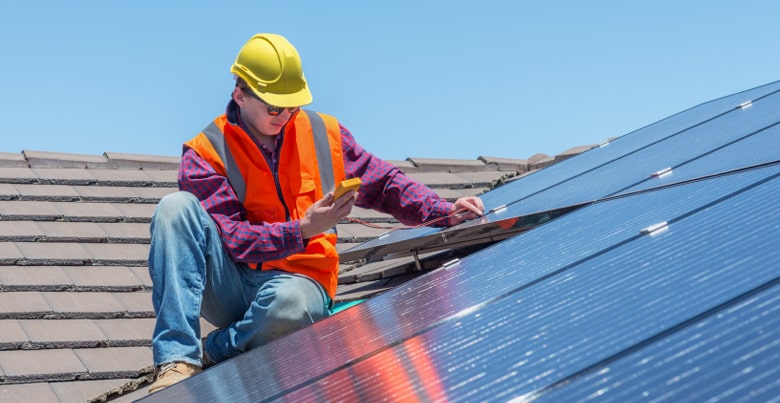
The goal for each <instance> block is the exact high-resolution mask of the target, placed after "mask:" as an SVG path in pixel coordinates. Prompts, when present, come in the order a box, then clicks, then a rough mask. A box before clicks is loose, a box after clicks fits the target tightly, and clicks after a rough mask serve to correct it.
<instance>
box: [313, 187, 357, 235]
mask: <svg viewBox="0 0 780 403" xmlns="http://www.w3.org/2000/svg"><path fill="white" fill-rule="evenodd" d="M355 200H357V192H356V191H352V192H350V193H347V194H345V195H344V196H342V197H340V198H339V199H338V200H336V201H335V202H334V200H333V192H330V193H328V194H326V195H325V197H323V198H322V199H320V200H317V202H315V203H314V204H312V205H311V207H309V209H308V210H306V214H305V215H304V216H303V218H301V234H302V235H303V239H309V238H311V237H313V236H315V235H317V234H321V233H323V232H325V231H327V230H329V229H331V228H333V227H334V226H335V225H336V224H338V222H339V221H340V220H341V219H342V218H344V217H346V216H348V215H349V213H350V212H351V211H352V206H353V205H354V204H355Z"/></svg>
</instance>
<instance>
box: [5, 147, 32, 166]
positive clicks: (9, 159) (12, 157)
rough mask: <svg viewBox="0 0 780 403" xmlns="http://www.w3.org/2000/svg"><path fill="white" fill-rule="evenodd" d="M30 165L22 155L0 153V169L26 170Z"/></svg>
mask: <svg viewBox="0 0 780 403" xmlns="http://www.w3.org/2000/svg"><path fill="white" fill-rule="evenodd" d="M29 166H30V163H29V162H27V159H25V158H24V155H22V154H18V153H6V152H1V151H0V167H2V168H27V167H29Z"/></svg>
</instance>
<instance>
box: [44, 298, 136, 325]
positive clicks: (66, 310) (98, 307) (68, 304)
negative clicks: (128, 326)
mask: <svg viewBox="0 0 780 403" xmlns="http://www.w3.org/2000/svg"><path fill="white" fill-rule="evenodd" d="M41 294H42V296H43V297H44V298H45V299H46V301H47V302H48V303H49V306H51V308H52V310H54V312H57V313H58V316H60V317H65V318H74V319H79V318H116V317H120V316H124V315H125V314H126V313H127V308H126V307H125V305H124V304H123V303H121V302H120V301H119V300H118V299H117V298H116V297H115V294H114V293H107V292H44V293H41Z"/></svg>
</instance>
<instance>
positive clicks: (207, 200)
mask: <svg viewBox="0 0 780 403" xmlns="http://www.w3.org/2000/svg"><path fill="white" fill-rule="evenodd" d="M340 128H341V141H342V147H343V150H344V153H343V155H344V168H345V170H346V177H347V178H353V177H359V178H360V180H361V181H362V182H363V183H362V185H361V187H360V191H359V195H358V199H357V202H356V203H355V204H356V205H357V206H359V207H363V208H368V209H374V210H377V211H381V212H383V213H388V214H391V215H392V216H394V217H395V218H396V219H398V220H399V221H401V222H402V223H404V224H406V225H417V224H421V223H423V222H426V221H429V220H431V219H435V218H439V217H442V216H446V215H447V214H449V212H450V208H451V206H452V203H450V202H448V201H446V200H444V199H442V198H440V197H439V196H438V195H436V193H434V192H433V191H432V190H431V189H429V188H428V187H426V186H425V185H423V184H421V183H419V182H417V181H415V180H413V179H411V178H409V177H408V176H406V175H405V174H404V173H403V172H401V171H400V170H399V169H398V168H396V167H395V166H393V165H391V164H390V163H388V162H386V161H383V160H381V159H379V158H377V157H375V156H374V155H372V154H371V153H369V152H368V151H366V150H364V149H363V147H361V146H360V145H359V144H357V143H356V142H355V138H354V137H353V136H352V134H351V133H350V132H349V130H347V129H346V128H344V127H343V126H340ZM280 136H281V135H280ZM280 145H281V141H277V142H276V150H270V149H268V148H266V147H265V146H261V147H260V149H261V150H262V151H263V153H264V154H265V155H266V157H267V158H269V157H270V159H271V160H272V159H274V158H275V156H276V154H277V152H276V151H278V149H279V147H280ZM179 189H180V190H184V191H187V192H190V193H192V194H194V195H195V196H196V197H197V198H198V199H199V200H200V202H201V205H203V207H204V208H205V209H206V211H207V212H208V213H209V215H210V216H211V218H212V219H213V220H214V222H215V223H216V224H217V228H219V231H220V233H221V235H222V242H223V244H224V245H225V246H226V247H227V249H228V251H229V252H230V255H231V256H232V257H233V259H234V260H235V261H237V262H245V263H262V262H264V261H267V260H274V259H281V258H284V257H286V256H289V255H291V254H294V253H299V252H302V251H303V250H304V248H305V243H304V240H303V237H302V236H301V226H300V221H298V220H295V221H288V222H275V223H269V222H249V221H248V220H247V212H246V210H245V209H244V205H243V204H242V203H241V202H240V201H239V200H238V198H237V197H236V194H235V192H234V191H233V188H232V187H231V186H230V184H229V183H228V180H227V178H226V177H224V176H222V175H220V174H219V173H217V172H216V171H215V170H214V168H212V167H211V165H210V164H209V163H208V162H206V161H205V160H204V159H203V158H201V157H200V156H199V155H198V154H197V153H196V152H195V151H193V150H192V149H190V148H189V147H187V146H184V149H183V155H182V161H181V166H180V168H179ZM272 193H274V192H272Z"/></svg>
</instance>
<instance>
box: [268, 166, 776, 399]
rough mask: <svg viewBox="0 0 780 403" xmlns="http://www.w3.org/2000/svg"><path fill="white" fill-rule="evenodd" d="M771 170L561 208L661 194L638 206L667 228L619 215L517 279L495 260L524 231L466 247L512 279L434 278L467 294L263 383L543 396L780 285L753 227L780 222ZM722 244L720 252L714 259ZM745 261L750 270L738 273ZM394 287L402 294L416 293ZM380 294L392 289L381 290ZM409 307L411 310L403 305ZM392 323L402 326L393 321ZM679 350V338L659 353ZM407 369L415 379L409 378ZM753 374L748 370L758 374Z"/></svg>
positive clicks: (512, 252)
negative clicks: (377, 338) (415, 327)
mask: <svg viewBox="0 0 780 403" xmlns="http://www.w3.org/2000/svg"><path fill="white" fill-rule="evenodd" d="M771 171H772V175H771V176H770V177H769V178H770V179H760V178H756V177H754V178H755V179H757V181H746V179H747V176H753V175H747V176H742V177H740V178H736V177H732V178H729V179H728V180H727V181H728V182H730V183H724V182H721V183H719V184H714V183H706V184H705V183H699V184H691V185H687V186H685V187H679V188H675V189H669V190H666V191H663V192H658V193H657V194H654V195H641V196H639V195H638V196H634V197H631V198H626V199H622V200H615V201H612V202H608V203H603V204H600V205H598V206H596V205H594V206H589V207H587V208H584V209H582V210H581V211H577V212H575V213H572V215H581V216H583V217H591V218H594V217H603V216H604V214H608V213H609V212H615V211H618V212H622V213H623V215H624V217H622V218H624V219H625V218H628V219H629V220H633V218H634V213H635V212H636V211H637V207H639V206H646V205H649V204H651V203H652V202H653V200H652V199H657V200H665V201H666V202H667V203H665V205H663V207H659V208H658V209H655V211H654V212H653V213H652V214H648V216H654V218H655V219H656V220H657V219H661V218H666V219H668V220H669V222H670V224H669V226H668V228H667V229H666V231H663V232H661V233H657V234H646V233H642V231H641V230H640V228H641V227H640V226H636V224H638V222H634V223H633V224H634V225H633V226H632V227H633V228H634V229H635V230H636V231H629V232H627V233H624V234H623V235H624V236H623V237H621V238H622V239H613V240H612V242H611V245H603V246H602V248H593V249H592V253H591V254H590V255H588V256H586V257H584V258H582V259H578V260H574V261H572V260H573V259H572V257H573V256H565V255H563V256H565V257H564V258H562V259H561V256H562V255H557V256H554V257H552V258H551V259H552V260H556V257H557V260H561V261H560V262H559V264H557V265H554V266H553V267H555V268H558V270H553V271H550V270H549V268H550V267H549V266H548V265H539V264H536V262H527V266H528V268H529V269H531V268H538V269H540V271H541V272H546V275H543V276H539V275H538V274H541V273H540V272H537V276H534V277H535V278H533V279H530V278H529V279H528V280H530V281H526V282H523V281H517V282H516V281H513V279H510V278H508V277H511V276H512V274H514V273H508V271H509V270H507V267H512V268H514V269H515V270H517V271H520V270H519V269H525V268H526V267H525V266H526V265H524V264H522V263H526V261H525V260H523V259H524V256H526V255H528V253H526V252H525V251H523V249H522V248H521V246H523V244H524V242H522V240H521V238H523V237H517V238H513V239H511V240H508V241H505V242H503V243H501V244H499V245H497V246H496V247H495V248H491V250H490V251H488V250H484V251H481V252H478V253H476V254H475V255H473V256H474V258H473V259H472V257H471V256H470V257H467V258H465V259H463V262H462V264H461V265H460V267H459V269H460V270H463V271H470V272H471V274H477V275H478V274H479V273H480V272H484V271H491V270H496V271H497V272H499V273H502V274H503V276H501V279H502V284H506V283H510V284H513V287H514V289H513V290H512V291H508V292H504V293H500V291H499V290H495V289H494V290H493V291H494V292H493V293H490V295H485V296H481V297H480V296H476V295H475V294H473V293H469V291H468V290H470V288H469V287H468V286H467V285H464V284H463V283H462V282H461V283H457V284H449V285H450V286H451V287H448V288H446V291H444V290H440V291H442V293H443V294H446V295H447V296H448V297H452V298H454V299H456V300H457V299H459V298H460V297H461V296H462V295H463V294H467V295H469V298H474V299H473V300H472V301H471V302H472V303H476V304H475V305H472V306H470V307H468V308H465V309H462V310H460V311H458V310H454V311H453V312H452V315H451V316H449V317H447V318H446V319H444V320H440V321H439V322H438V323H434V324H432V325H429V326H428V328H427V329H425V330H424V331H419V332H417V333H416V334H414V335H412V336H411V337H409V338H408V339H405V340H402V341H400V342H397V343H392V342H391V340H388V343H387V345H386V346H385V347H384V348H382V349H380V350H378V351H376V352H375V353H373V354H371V355H369V356H366V357H360V358H357V357H355V358H353V360H351V362H350V363H348V364H346V365H344V366H342V367H340V368H338V369H336V370H333V371H330V372H327V373H324V374H323V375H321V376H320V377H315V378H313V379H310V380H309V381H308V382H306V383H304V384H302V385H301V386H300V388H292V389H290V390H288V391H286V392H285V394H284V395H277V396H274V397H275V398H276V397H281V396H284V397H285V398H289V399H292V400H299V399H301V400H308V399H313V398H320V397H327V399H328V400H330V399H333V400H341V399H347V400H349V399H351V398H357V399H360V400H376V399H382V398H390V399H394V400H395V399H397V400H404V399H408V398H417V399H421V400H437V399H445V400H447V401H458V400H464V401H474V400H478V401H481V400H500V401H505V400H508V399H510V398H523V397H524V398H528V397H543V396H545V393H546V392H548V391H551V390H557V389H561V390H565V389H566V385H568V383H569V382H572V381H573V380H575V379H577V378H579V377H583V376H585V375H589V374H597V373H599V372H601V371H603V368H604V367H605V366H606V365H608V364H609V363H612V362H615V361H618V360H621V359H622V358H623V357H626V356H628V355H630V354H631V353H634V352H637V351H645V350H652V348H655V346H656V343H658V342H659V341H662V340H665V339H666V338H668V337H671V336H672V335H676V334H678V333H680V332H685V331H696V329H698V328H699V327H700V326H701V325H702V323H701V322H702V321H704V320H706V319H709V318H717V317H719V316H720V315H721V314H723V313H727V312H729V311H731V310H733V309H735V308H736V307H738V306H739V305H740V304H742V303H743V302H745V301H746V300H748V299H750V298H752V297H754V296H756V295H760V294H761V293H763V292H765V291H767V290H772V289H777V288H778V286H779V285H780V273H778V272H777V267H778V265H780V254H778V253H777V252H776V241H777V239H776V238H774V239H773V238H771V237H770V238H766V237H765V238H763V239H761V237H760V236H757V235H761V234H765V233H767V231H772V230H774V229H775V228H777V226H778V225H780V214H778V212H777V211H776V209H775V208H774V202H773V199H774V197H775V195H776V194H777V192H778V191H780V179H778V176H780V170H778V169H777V167H774V168H773V169H772V170H771ZM767 173H768V172H762V174H767ZM688 187H698V188H700V189H696V190H694V189H687V188H688ZM735 188H736V189H735ZM708 189H709V191H715V192H717V196H715V197H714V198H713V199H710V200H706V199H708V197H707V193H709V192H708ZM697 191H698V192H697ZM690 192H697V193H698V194H697V199H696V200H695V201H694V200H685V197H682V198H681V196H683V195H688V194H690ZM662 193H663V194H662ZM711 196H713V195H711ZM698 197H701V198H698ZM642 199H645V200H642ZM744 203H750V204H751V206H752V207H753V209H752V211H746V210H741V211H740V210H739V209H737V211H736V214H735V206H739V205H742V204H744ZM599 210H602V211H599ZM626 213H628V214H626ZM620 216H621V214H618V217H615V219H613V220H606V221H609V222H605V223H598V224H595V225H594V227H597V228H591V230H592V231H594V232H597V233H603V230H604V229H607V230H609V229H610V228H611V227H612V225H613V224H614V223H615V221H617V220H619V219H620V218H621V217H620ZM625 216H628V217H625ZM570 218H571V217H567V219H570ZM646 218H650V217H646ZM566 221H568V220H566ZM571 225H573V224H570V223H568V222H567V223H564V224H563V226H564V227H570V226H571ZM549 226H550V227H555V226H556V225H555V224H552V223H551V224H550V225H549ZM545 228H546V227H545ZM599 229H600V230H601V231H598V230H599ZM533 232H537V231H533ZM539 232H544V231H539ZM607 232H609V231H607ZM631 232H634V235H631ZM529 234H530V233H529ZM527 235H528V234H527ZM539 236H542V235H539ZM554 238H557V237H554ZM578 240H579V242H580V243H581V244H582V246H586V245H589V244H590V243H591V240H590V239H588V237H579V238H578ZM547 241H550V239H547ZM714 247H719V248H725V249H726V250H725V251H724V253H723V254H722V255H721V254H714V253H712V248H714ZM587 249H589V248H587ZM722 256H727V258H726V259H725V260H724V259H723V257H722ZM523 271H524V270H523ZM746 271H749V273H750V274H749V275H746ZM469 279H478V276H470V277H469ZM486 284H490V283H489V280H484V281H483V287H481V288H480V289H484V288H491V287H489V286H488V287H485V285H486ZM441 286H442V285H441V284H440V285H439V287H441ZM500 287H501V285H498V286H497V287H495V288H500ZM414 288H415V289H420V288H422V287H420V285H418V287H414ZM437 288H438V287H437ZM427 291H428V292H433V291H434V290H427ZM398 296H399V295H395V297H398ZM483 297H486V298H488V299H483ZM421 299H425V300H426V303H436V304H443V303H448V302H450V303H451V302H452V300H451V299H449V298H436V297H431V298H421ZM431 300H433V301H431ZM406 301H409V302H408V303H409V304H410V305H411V304H414V305H417V304H419V302H422V301H414V300H411V301H410V300H406ZM369 302H371V301H369ZM392 302H399V303H400V302H401V300H400V299H399V298H392V301H387V303H392ZM467 305H468V304H467ZM765 310H768V311H770V312H771V311H772V310H773V309H772V307H769V308H765ZM774 310H776V307H775V308H774ZM415 313H416V312H415ZM396 316H397V317H403V315H401V314H398V315H396ZM409 316H414V313H412V312H410V315H409ZM399 324H400V325H401V326H403V322H401V323H399ZM418 324H419V323H418ZM345 325H346V324H345ZM761 329H762V330H764V331H765V332H768V333H769V335H767V336H764V337H761V338H760V339H759V340H758V341H756V343H755V344H757V345H756V346H754V349H753V350H752V351H754V352H755V351H763V350H765V349H767V348H777V343H776V342H775V339H776V338H777V337H778V336H779V335H780V329H778V328H772V327H766V326H761ZM720 347H722V348H726V347H727V346H725V345H722V346H720ZM732 347H734V346H732ZM737 347H738V346H737ZM685 352H686V350H682V349H680V348H679V347H678V348H677V349H672V350H671V351H669V352H668V355H666V356H665V358H668V357H675V356H676V355H679V354H683V353H685ZM732 353H733V352H732ZM705 354H706V358H707V359H708V360H716V361H717V360H718V359H719V357H720V356H721V352H720V351H719V350H718V351H712V350H709V351H707V352H705ZM733 354H735V353H733ZM721 364H725V363H721ZM778 364H780V356H775V357H773V359H769V360H764V362H763V367H762V368H764V369H767V370H769V371H770V373H772V372H774V373H777V372H778V370H777V369H774V368H776V367H777V365H778ZM726 366H727V365H724V367H726ZM743 368H744V365H743V364H741V363H740V364H739V365H732V366H731V367H730V368H726V370H727V371H728V372H731V373H732V374H735V375H739V374H740V373H741V372H742V369H743ZM677 370H678V371H679V368H678V369H677ZM678 373H679V372H678ZM759 377H763V375H760V376H759ZM415 379H417V380H418V381H419V382H418V383H415V382H412V381H411V380H415ZM752 381H753V382H757V381H758V382H760V379H753V380H752ZM770 385H771V383H770ZM774 385H775V386H774V389H771V388H770V390H767V391H765V394H766V395H767V396H772V394H771V393H774V394H775V395H776V393H778V391H780V384H777V382H775V384H774ZM658 386H661V385H658ZM725 390H728V388H725V387H724V388H723V389H713V390H711V391H707V392H706V393H705V392H703V393H702V397H703V398H710V397H715V396H723V395H724V391H725ZM636 397H641V395H640V396H636ZM520 400H521V401H524V399H520ZM550 401H556V400H555V399H554V398H552V399H550Z"/></svg>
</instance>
